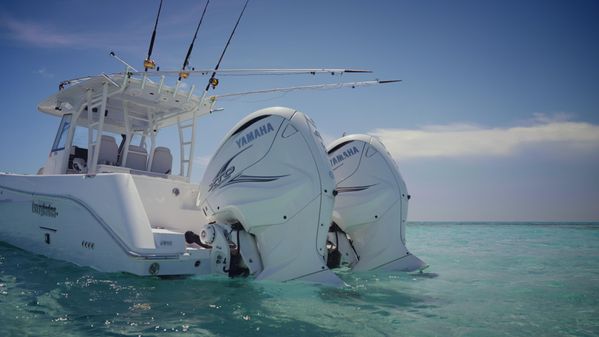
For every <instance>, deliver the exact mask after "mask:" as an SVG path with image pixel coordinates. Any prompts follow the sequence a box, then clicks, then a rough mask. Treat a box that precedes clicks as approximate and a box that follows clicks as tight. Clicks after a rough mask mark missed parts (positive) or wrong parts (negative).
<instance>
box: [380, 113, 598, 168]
mask: <svg viewBox="0 0 599 337" xmlns="http://www.w3.org/2000/svg"><path fill="white" fill-rule="evenodd" d="M370 134H372V135H374V136H377V137H379V138H380V139H381V141H382V142H383V143H384V144H385V146H386V147H387V149H388V150H389V152H391V154H392V155H393V157H395V158H396V159H399V158H401V159H406V158H423V157H425V158H426V157H429V158H432V157H468V156H508V155H512V154H515V153H517V152H518V151H519V150H522V149H523V148H524V147H529V146H542V145H547V144H553V145H556V144H561V145H569V146H571V147H572V148H576V149H582V150H588V151H597V150H599V125H595V124H590V123H585V122H573V121H568V120H567V116H566V115H559V116H555V117H551V118H550V117H547V116H546V115H544V114H536V115H535V118H534V121H533V123H532V124H530V125H523V126H514V127H508V128H485V127H481V126H477V125H472V124H449V125H433V126H426V127H423V128H420V129H415V130H408V129H386V128H384V129H376V130H374V131H372V132H371V133H370Z"/></svg>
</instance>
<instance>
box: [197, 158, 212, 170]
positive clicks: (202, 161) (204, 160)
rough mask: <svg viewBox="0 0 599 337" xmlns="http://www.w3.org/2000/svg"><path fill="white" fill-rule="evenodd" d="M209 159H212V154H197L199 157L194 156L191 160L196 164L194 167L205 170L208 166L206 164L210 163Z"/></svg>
mask: <svg viewBox="0 0 599 337" xmlns="http://www.w3.org/2000/svg"><path fill="white" fill-rule="evenodd" d="M210 159H212V156H199V157H195V158H194V160H193V163H194V164H195V165H198V166H196V167H198V168H200V169H202V171H203V170H205V169H206V167H208V164H209V163H210Z"/></svg>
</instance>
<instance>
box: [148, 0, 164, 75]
mask: <svg viewBox="0 0 599 337" xmlns="http://www.w3.org/2000/svg"><path fill="white" fill-rule="evenodd" d="M161 10H162V0H160V6H159V7H158V14H156V22H155V23H154V31H153V32H152V38H151V39H150V48H149V49H148V57H147V58H146V59H145V60H144V69H145V71H148V69H154V68H156V62H154V61H153V60H152V59H151V58H150V57H151V56H152V50H153V49H154V40H156V28H157V27H158V18H160V11H161Z"/></svg>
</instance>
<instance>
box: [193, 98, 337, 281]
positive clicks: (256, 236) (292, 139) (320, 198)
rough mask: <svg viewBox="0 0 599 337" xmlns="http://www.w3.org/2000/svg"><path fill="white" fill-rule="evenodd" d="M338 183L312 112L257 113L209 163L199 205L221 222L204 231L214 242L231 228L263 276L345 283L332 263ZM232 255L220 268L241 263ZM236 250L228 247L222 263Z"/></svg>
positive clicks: (230, 237)
mask: <svg viewBox="0 0 599 337" xmlns="http://www.w3.org/2000/svg"><path fill="white" fill-rule="evenodd" d="M334 188H335V179H334V175H333V173H332V171H331V167H330V163H329V160H328V157H327V155H326V149H325V147H324V145H323V143H322V138H321V137H320V134H319V133H318V131H317V130H316V127H315V125H314V122H313V121H312V120H311V119H310V118H309V117H308V116H306V115H304V114H303V113H301V112H298V111H295V110H292V109H289V108H280V107H275V108H267V109H263V110H259V111H256V112H254V113H252V114H250V115H248V116H247V117H246V118H244V119H243V120H241V121H240V122H239V123H238V124H237V125H236V126H235V127H234V128H233V129H232V130H231V131H230V132H229V133H228V134H227V136H226V137H225V140H224V142H223V143H222V144H221V146H220V148H219V149H218V151H217V152H216V154H215V155H214V157H213V158H212V160H211V161H210V163H209V164H208V167H207V169H206V172H205V174H204V177H203V179H202V182H201V184H200V195H199V196H198V200H197V206H198V207H200V208H201V209H202V210H203V212H204V213H205V214H206V216H207V217H208V218H209V219H210V220H211V221H213V222H214V224H211V225H209V226H212V228H208V229H207V228H206V227H205V228H204V229H205V230H206V231H203V232H202V233H205V234H206V235H205V236H206V237H209V238H210V239H211V238H212V237H213V234H212V233H213V230H215V231H216V232H217V234H216V235H215V236H214V237H215V240H218V237H219V235H220V234H219V233H224V236H225V237H226V238H227V241H228V243H229V245H230V247H231V252H235V253H237V252H239V253H240V255H241V257H242V258H241V260H240V261H239V262H240V264H241V265H242V268H246V266H247V267H248V268H249V274H254V275H256V279H268V280H275V281H287V280H302V281H309V282H320V283H328V284H334V285H340V284H342V281H341V280H340V279H339V278H338V277H337V276H336V275H335V274H334V273H333V272H332V271H330V270H329V269H328V268H327V266H326V258H327V248H326V242H327V235H328V229H329V224H330V223H331V214H332V211H333V206H334V196H333V193H334ZM223 229H224V230H223ZM240 233H241V236H239V235H240ZM244 241H245V242H244ZM251 241H254V242H255V244H253V243H251ZM223 245H224V244H220V245H218V246H220V247H221V248H223V247H222V246H223ZM252 245H255V247H256V249H252V247H251V246H252ZM248 246H250V247H249V249H248ZM212 247H216V246H214V244H212ZM244 248H246V249H245V252H244ZM213 249H214V248H213ZM229 255H230V256H231V258H230V259H229V260H230V261H231V262H230V263H231V266H227V265H226V264H227V263H224V264H223V263H221V264H218V263H216V262H215V263H216V268H218V267H219V266H220V265H223V267H224V268H225V270H226V268H229V270H230V269H231V268H232V267H235V266H233V264H234V262H233V261H232V256H233V255H232V254H229ZM229 255H227V252H226V249H224V251H223V252H221V254H220V261H221V262H222V261H223V260H225V259H226V258H227V257H228V256H229ZM256 259H259V260H260V263H259V264H256ZM217 262H218V261H217ZM252 263H253V264H254V267H253V268H252V266H251V264H252ZM235 268H237V267H235ZM252 269H253V270H252Z"/></svg>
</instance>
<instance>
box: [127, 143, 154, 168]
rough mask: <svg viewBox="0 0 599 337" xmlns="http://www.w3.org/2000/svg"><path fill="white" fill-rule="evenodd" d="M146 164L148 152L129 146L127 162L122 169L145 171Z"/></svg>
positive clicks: (142, 148)
mask: <svg viewBox="0 0 599 337" xmlns="http://www.w3.org/2000/svg"><path fill="white" fill-rule="evenodd" d="M147 162H148V151H147V150H146V149H145V148H144V147H141V146H137V145H129V153H127V162H125V165H123V166H124V167H128V168H131V169H134V170H141V171H145V170H146V167H147V165H148V164H147Z"/></svg>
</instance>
